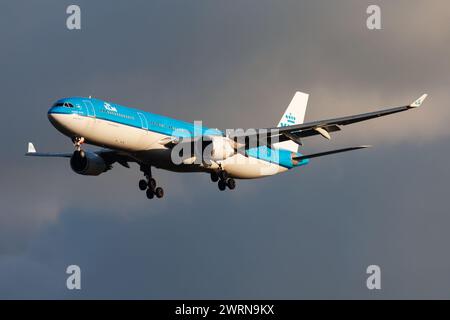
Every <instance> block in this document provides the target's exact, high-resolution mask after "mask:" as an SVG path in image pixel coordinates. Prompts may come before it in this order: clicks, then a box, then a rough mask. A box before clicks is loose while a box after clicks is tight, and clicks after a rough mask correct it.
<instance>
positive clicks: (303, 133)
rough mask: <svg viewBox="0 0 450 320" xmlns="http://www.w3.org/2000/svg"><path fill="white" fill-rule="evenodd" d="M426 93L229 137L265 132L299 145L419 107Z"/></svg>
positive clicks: (256, 134)
mask: <svg viewBox="0 0 450 320" xmlns="http://www.w3.org/2000/svg"><path fill="white" fill-rule="evenodd" d="M426 97H427V94H424V95H422V96H421V97H420V98H418V99H417V100H415V101H414V102H413V103H411V104H409V105H406V106H402V107H394V108H390V109H384V110H379V111H374V112H369V113H363V114H358V115H352V116H347V117H341V118H334V119H328V120H319V121H313V122H307V123H302V124H296V125H292V126H285V127H277V128H267V129H259V130H256V133H255V132H254V133H252V134H245V133H244V134H235V135H231V136H230V138H232V139H238V138H242V137H245V138H254V137H255V136H256V137H258V136H260V135H262V134H266V136H268V137H274V136H278V138H279V141H280V142H281V141H286V140H292V141H294V142H296V143H298V144H300V145H301V141H300V138H304V137H309V136H312V135H317V134H320V135H322V136H323V137H325V138H327V139H331V136H330V132H334V131H339V130H341V128H340V127H341V126H345V125H348V124H352V123H356V122H361V121H366V120H370V119H374V118H379V117H383V116H387V115H390V114H394V113H398V112H402V111H407V110H410V109H414V108H417V107H420V105H421V104H422V103H423V101H424V100H425V99H426Z"/></svg>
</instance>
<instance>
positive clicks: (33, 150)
mask: <svg viewBox="0 0 450 320" xmlns="http://www.w3.org/2000/svg"><path fill="white" fill-rule="evenodd" d="M27 153H36V148H35V147H34V145H33V143H31V142H28V152H27Z"/></svg>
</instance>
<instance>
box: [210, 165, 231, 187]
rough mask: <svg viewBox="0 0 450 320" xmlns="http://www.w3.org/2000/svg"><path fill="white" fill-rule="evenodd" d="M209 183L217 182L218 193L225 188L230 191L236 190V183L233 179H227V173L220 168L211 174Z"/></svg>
mask: <svg viewBox="0 0 450 320" xmlns="http://www.w3.org/2000/svg"><path fill="white" fill-rule="evenodd" d="M211 181H212V182H217V185H218V186H219V190H220V191H224V190H225V189H226V188H227V187H228V189H230V190H233V189H234V188H236V181H235V180H234V179H233V178H229V177H228V172H226V171H225V170H222V168H220V169H219V171H217V172H216V171H213V172H211Z"/></svg>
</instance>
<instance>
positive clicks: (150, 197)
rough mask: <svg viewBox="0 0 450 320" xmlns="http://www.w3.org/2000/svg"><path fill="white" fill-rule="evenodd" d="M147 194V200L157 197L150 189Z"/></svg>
mask: <svg viewBox="0 0 450 320" xmlns="http://www.w3.org/2000/svg"><path fill="white" fill-rule="evenodd" d="M145 194H146V195H147V198H149V199H153V197H154V196H155V194H154V193H153V190H150V189H147V191H146V192H145Z"/></svg>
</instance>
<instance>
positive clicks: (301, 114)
mask: <svg viewBox="0 0 450 320" xmlns="http://www.w3.org/2000/svg"><path fill="white" fill-rule="evenodd" d="M308 98H309V94H307V93H303V92H299V91H297V92H296V93H295V95H294V98H293V99H292V101H291V103H290V104H289V106H288V107H287V109H286V111H285V112H284V114H283V116H282V117H281V120H280V122H279V123H278V125H277V127H285V126H291V125H294V124H302V123H303V121H304V120H305V112H306V106H307V104H308ZM274 147H276V148H279V149H286V150H289V151H292V152H298V144H296V143H295V142H293V141H283V142H278V143H274Z"/></svg>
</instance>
